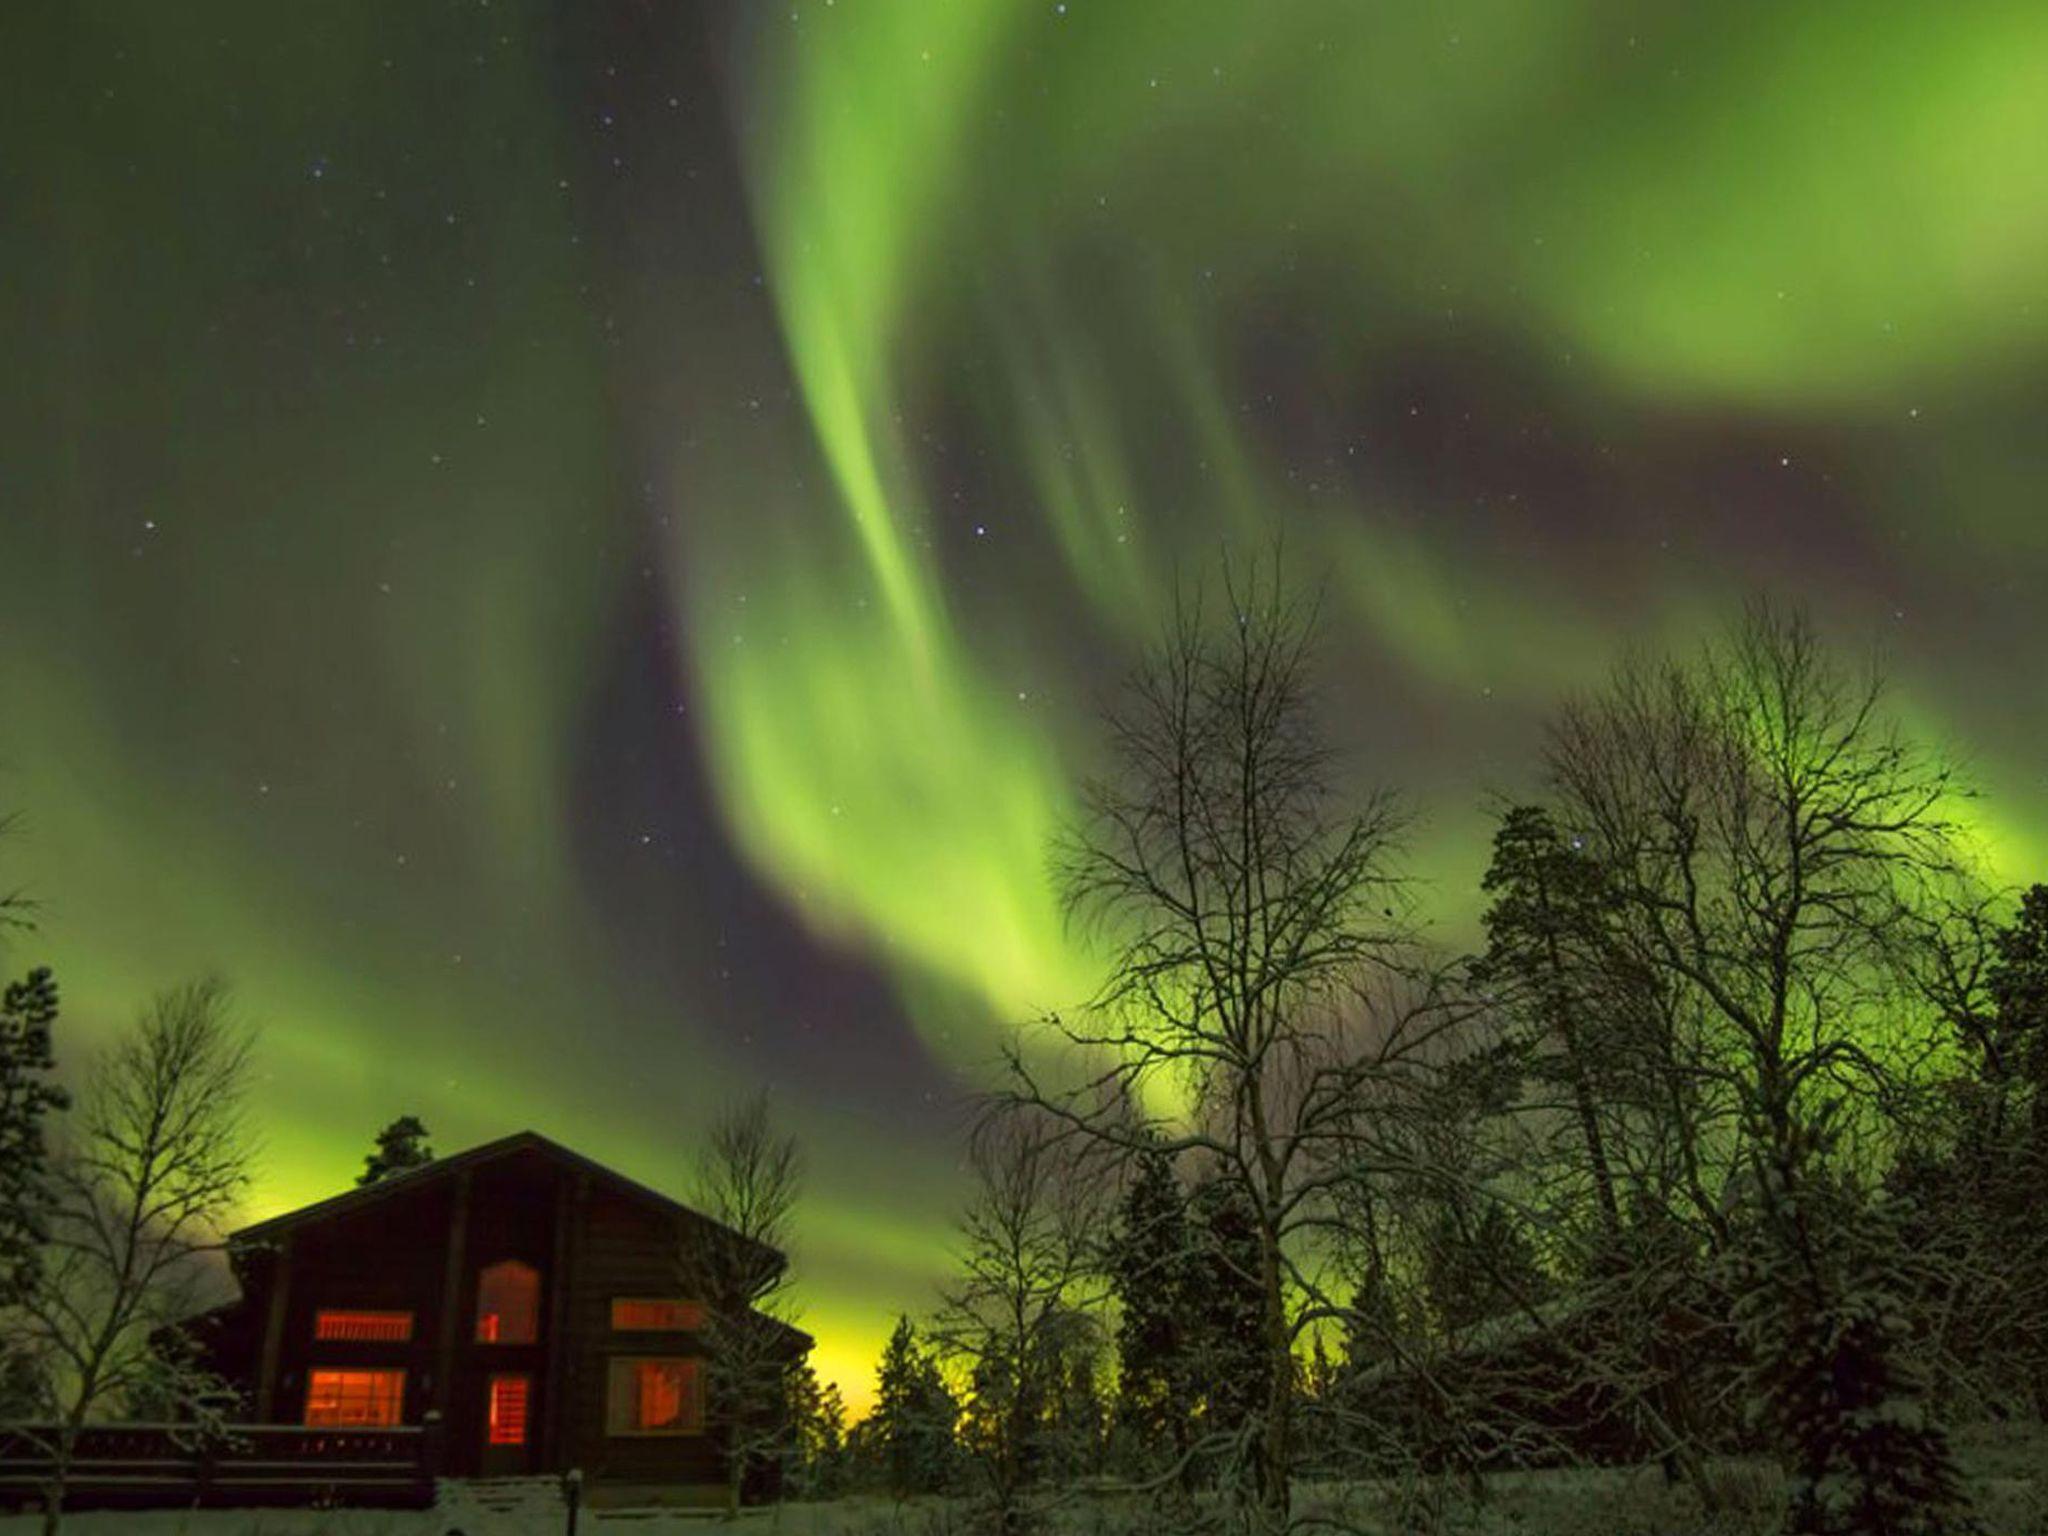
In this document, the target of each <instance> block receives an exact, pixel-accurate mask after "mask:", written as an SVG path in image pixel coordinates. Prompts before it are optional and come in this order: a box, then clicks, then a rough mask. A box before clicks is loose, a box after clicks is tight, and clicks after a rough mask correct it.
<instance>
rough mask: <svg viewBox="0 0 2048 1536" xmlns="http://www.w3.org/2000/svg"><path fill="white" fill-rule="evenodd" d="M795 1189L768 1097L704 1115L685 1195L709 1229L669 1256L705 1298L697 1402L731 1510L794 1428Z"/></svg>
mask: <svg viewBox="0 0 2048 1536" xmlns="http://www.w3.org/2000/svg"><path fill="white" fill-rule="evenodd" d="M802 1189H803V1155H802V1149H801V1148H800V1147H799V1146H798V1144H797V1139H796V1137H795V1136H793V1135H790V1134H788V1133H786V1132H784V1131H783V1130H782V1129H781V1128H780V1127H779V1126H778V1125H777V1124H776V1121H775V1116H774V1113H773V1111H772V1108H771V1106H770V1104H769V1101H768V1096H767V1094H765V1093H759V1094H756V1095H754V1096H753V1097H752V1098H750V1099H747V1100H745V1101H744V1102H742V1103H740V1104H738V1105H736V1106H734V1107H733V1108H732V1109H731V1110H729V1111H727V1112H726V1113H725V1114H724V1115H722V1116H720V1117H719V1119H718V1120H716V1121H715V1122H713V1124H712V1126H711V1128H710V1131H709V1133H708V1134H707V1135H706V1137H705V1141H704V1145H703V1147H702V1148H701V1149H700V1151H699V1154H698V1158H697V1167H696V1173H695V1178H694V1180H693V1190H692V1193H693V1196H694V1200H695V1203H696V1205H697V1207H698V1209H700V1210H701V1211H703V1213H704V1214H705V1215H707V1216H709V1217H710V1218H711V1219H712V1220H713V1221H715V1222H717V1223H718V1229H717V1230H714V1231H713V1232H712V1233H710V1234H708V1235H707V1234H703V1233H694V1232H693V1233H691V1234H690V1235H689V1236H688V1238H687V1240H686V1242H685V1244H684V1246H683V1248H682V1251H681V1252H680V1253H679V1254H678V1256H677V1258H678V1266H679V1270H680V1275H679V1278H680V1279H681V1281H682V1283H683V1285H684V1286H685V1287H686V1288H687V1289H688V1290H689V1291H690V1292H691V1293H692V1294H694V1295H696V1296H699V1297H701V1298H702V1299H703V1301H704V1303H705V1318H704V1335H705V1343H706V1345H707V1349H706V1357H707V1358H706V1367H705V1385H706V1392H705V1397H706V1407H707V1409H708V1410H709V1419H710V1423H711V1425H712V1427H713V1428H714V1429H715V1430H716V1432H717V1433H718V1435H719V1437H720V1439H721V1441H722V1442H723V1449H724V1455H725V1463H726V1498H727V1505H728V1508H730V1509H732V1510H735V1511H736V1510H737V1509H738V1508H739V1504H740V1499H741V1496H742V1493H743V1491H744V1489H745V1488H746V1487H747V1485H748V1483H749V1480H750V1479H751V1477H752V1476H753V1474H754V1472H755V1470H756V1469H758V1468H763V1467H769V1466H773V1465H776V1464H778V1463H781V1462H782V1461H783V1460H784V1459H785V1458H786V1457H787V1455H788V1453H789V1445H790V1440H791V1437H792V1435H793V1434H794V1433H795V1432H796V1425H795V1422H794V1420H793V1419H792V1417H791V1415H790V1412H789V1400H788V1394H789V1375H790V1371H791V1369H792V1368H793V1366H794V1363H795V1362H794V1359H793V1357H792V1348H791V1343H790V1330H791V1329H792V1328H793V1327H794V1325H795V1321H794V1315H793V1308H792V1307H791V1304H790V1300H791V1299H790V1285H791V1277H790V1271H789V1261H788V1258H787V1254H788V1251H789V1248H790V1245H791V1240H792V1237H793V1228H794V1223H795V1219H796V1205H797V1200H798V1197H799V1196H800V1195H801V1193H802Z"/></svg>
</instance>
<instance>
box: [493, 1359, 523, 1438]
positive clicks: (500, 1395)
mask: <svg viewBox="0 0 2048 1536" xmlns="http://www.w3.org/2000/svg"><path fill="white" fill-rule="evenodd" d="M530 1381H531V1378H530V1377H526V1376H493V1377H492V1378H491V1406H490V1442H491V1444H492V1445H524V1444H526V1400H527V1392H528V1386H529V1383H530Z"/></svg>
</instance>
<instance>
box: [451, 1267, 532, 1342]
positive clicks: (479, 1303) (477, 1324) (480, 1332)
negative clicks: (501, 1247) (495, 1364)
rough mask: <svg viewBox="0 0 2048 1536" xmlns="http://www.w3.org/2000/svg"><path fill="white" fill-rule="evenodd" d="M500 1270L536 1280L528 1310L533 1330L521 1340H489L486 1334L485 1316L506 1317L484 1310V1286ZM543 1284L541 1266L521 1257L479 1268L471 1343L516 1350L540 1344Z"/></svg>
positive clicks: (492, 1338)
mask: <svg viewBox="0 0 2048 1536" xmlns="http://www.w3.org/2000/svg"><path fill="white" fill-rule="evenodd" d="M501 1271H505V1272H521V1271H523V1272H524V1273H525V1274H527V1275H531V1276H532V1277H533V1294H532V1303H531V1306H530V1309H529V1318H530V1330H529V1331H528V1332H527V1334H526V1335H525V1336H524V1337H522V1338H516V1339H508V1338H504V1337H499V1336H492V1337H486V1336H485V1334H484V1319H485V1318H486V1317H498V1318H502V1317H503V1316H504V1315H505V1314H504V1313H503V1312H502V1311H499V1312H495V1313H487V1312H485V1311H484V1286H485V1284H486V1282H487V1280H488V1278H489V1277H490V1276H491V1275H494V1274H497V1273H499V1272H501ZM544 1283H545V1279H544V1277H543V1276H542V1274H541V1272H540V1267H539V1266H538V1265H535V1264H529V1263H527V1262H526V1260H524V1259H521V1258H504V1259H499V1260H497V1261H496V1262H495V1263H491V1264H485V1265H482V1266H481V1267H479V1268H478V1270H477V1272H476V1318H475V1321H474V1323H473V1324H472V1325H471V1327H470V1330H469V1331H470V1342H471V1343H473V1344H483V1345H490V1346H497V1345H504V1346H510V1347H513V1348H517V1347H519V1346H521V1345H528V1344H538V1343H540V1341H541V1337H540V1332H541V1287H542V1285H543V1284H544Z"/></svg>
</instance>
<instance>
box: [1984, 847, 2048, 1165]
mask: <svg viewBox="0 0 2048 1536" xmlns="http://www.w3.org/2000/svg"><path fill="white" fill-rule="evenodd" d="M1992 944H1993V958H1992V961H1991V964H1990V966H1989V968H1988V970H1987V972H1986V975H1985V985H1986V989H1987V990H1988V991H1989V993H1990V995H1991V1002H1992V1006H1993V1008H1994V1009H1995V1010H1996V1012H1995V1015H1994V1016H1995V1018H1996V1021H1997V1027H1996V1035H1995V1042H1996V1043H1995V1046H1994V1047H1993V1049H1994V1050H1995V1051H1996V1053H1997V1055H1998V1058H1999V1060H2000V1063H2001V1066H2002V1068H2003V1071H2004V1072H2005V1074H2006V1075H2007V1076H2010V1077H2014V1078H2017V1079H2019V1080H2020V1081H2021V1082H2022V1083H2024V1085H2025V1089H2026V1092H2027V1094H2028V1097H2029V1098H2030V1099H2031V1101H2032V1103H2031V1118H2032V1125H2033V1131H2034V1136H2035V1140H2036V1142H2037V1144H2038V1149H2039V1151H2040V1152H2041V1154H2042V1155H2043V1156H2048V885H2036V886H2034V887H2033V888H2032V889H2030V890H2029V891H2027V893H2026V894H2025V895H2024V896H2022V897H2021V898H2020V909H2019V913H2018V915H2017V916H2016V917H2015V918H2014V919H2013V921H2012V922H2011V923H2010V924H2009V925H2008V926H2006V927H2004V928H2002V929H2000V930H1999V931H1998V933H1997V934H1996V936H1995V937H1994V939H1993V941H1992Z"/></svg>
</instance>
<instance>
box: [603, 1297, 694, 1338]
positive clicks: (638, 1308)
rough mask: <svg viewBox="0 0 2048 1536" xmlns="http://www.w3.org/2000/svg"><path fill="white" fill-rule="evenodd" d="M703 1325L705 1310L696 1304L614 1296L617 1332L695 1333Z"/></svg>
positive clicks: (613, 1326)
mask: <svg viewBox="0 0 2048 1536" xmlns="http://www.w3.org/2000/svg"><path fill="white" fill-rule="evenodd" d="M703 1326H704V1309H703V1308H702V1307H700V1306H699V1305H698V1304H697V1303H696V1302H694V1301H680V1300H677V1299H674V1298H671V1297H662V1296H614V1297H613V1298H612V1329H613V1331H614V1332H617V1333H676V1332H693V1331H695V1330H696V1329H699V1328H702V1327H703Z"/></svg>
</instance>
